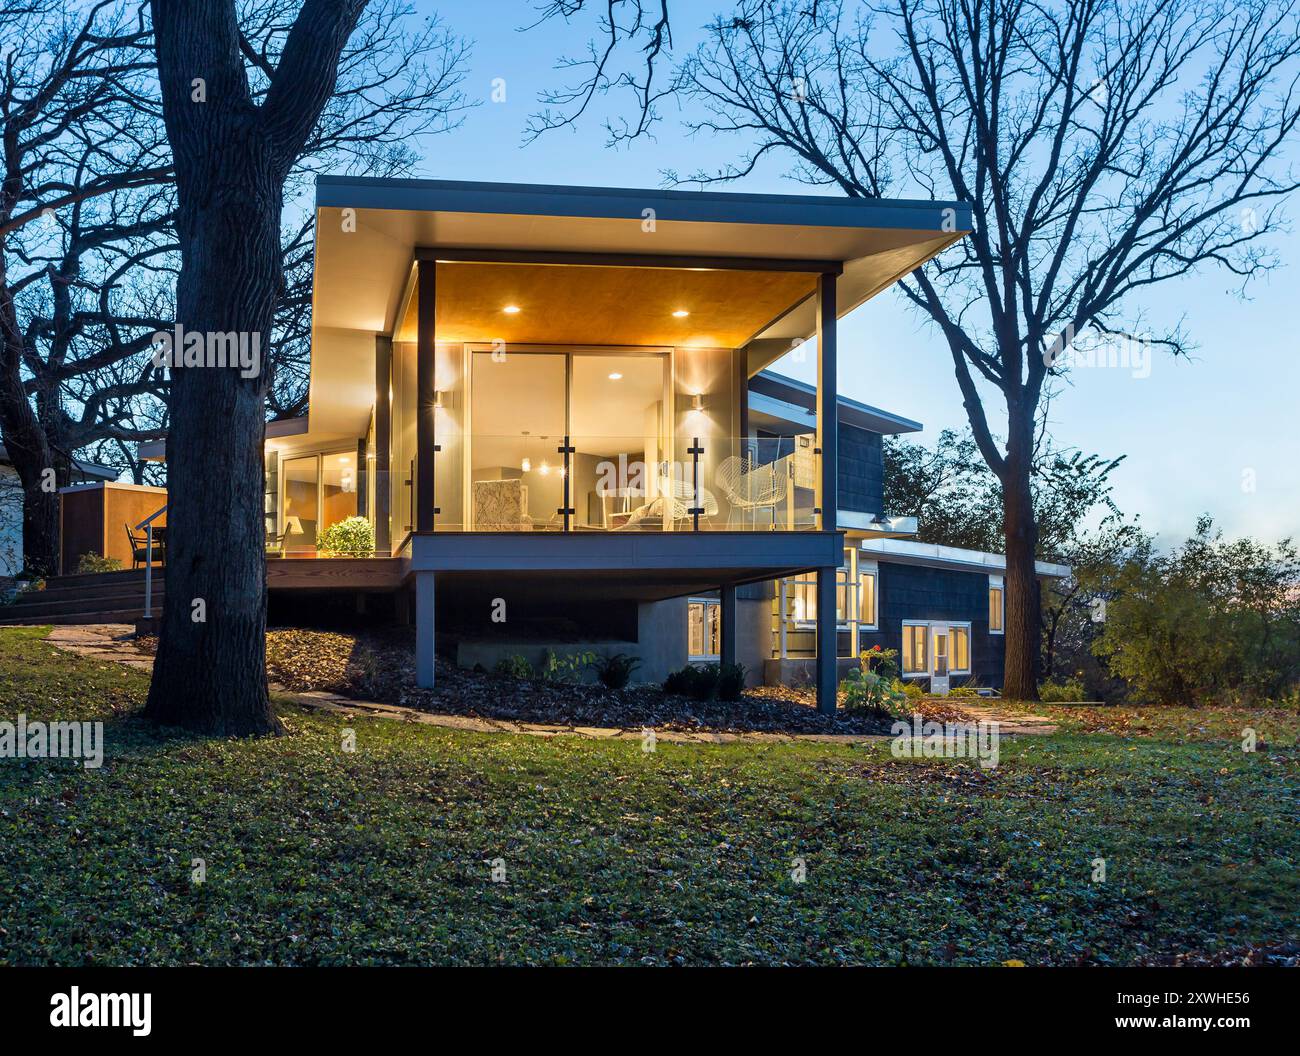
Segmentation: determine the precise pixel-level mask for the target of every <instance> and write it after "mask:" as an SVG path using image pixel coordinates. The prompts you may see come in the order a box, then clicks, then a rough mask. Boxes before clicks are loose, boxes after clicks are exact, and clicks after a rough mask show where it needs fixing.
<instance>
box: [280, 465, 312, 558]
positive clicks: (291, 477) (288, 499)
mask: <svg viewBox="0 0 1300 1056" xmlns="http://www.w3.org/2000/svg"><path fill="white" fill-rule="evenodd" d="M281 466H282V469H283V477H284V531H285V536H284V549H285V551H286V552H288V553H295V552H296V553H304V552H308V553H310V552H313V551H314V550H315V549H316V534H317V532H318V530H319V527H320V510H319V508H318V505H317V498H318V494H317V493H318V490H319V483H320V481H319V476H318V472H319V467H320V460H319V459H318V458H317V457H316V456H315V455H310V456H308V457H307V458H290V459H286V460H285V461H284V462H283V463H281Z"/></svg>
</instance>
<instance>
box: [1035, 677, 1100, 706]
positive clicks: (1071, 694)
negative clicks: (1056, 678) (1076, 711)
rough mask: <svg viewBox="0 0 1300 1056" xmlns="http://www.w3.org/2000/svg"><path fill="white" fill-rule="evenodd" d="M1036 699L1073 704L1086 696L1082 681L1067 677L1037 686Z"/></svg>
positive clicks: (1045, 701) (1051, 702)
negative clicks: (1061, 680)
mask: <svg viewBox="0 0 1300 1056" xmlns="http://www.w3.org/2000/svg"><path fill="white" fill-rule="evenodd" d="M1038 699H1039V700H1041V701H1042V702H1043V703H1044V704H1073V703H1075V702H1077V701H1081V700H1087V699H1088V697H1087V693H1086V691H1085V690H1084V688H1083V683H1082V682H1080V681H1079V680H1078V679H1077V678H1069V679H1066V680H1065V681H1063V682H1044V683H1043V684H1042V685H1041V686H1039V687H1038Z"/></svg>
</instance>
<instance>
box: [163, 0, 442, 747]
mask: <svg viewBox="0 0 1300 1056" xmlns="http://www.w3.org/2000/svg"><path fill="white" fill-rule="evenodd" d="M367 8H368V5H367V3H366V2H365V0H305V2H304V3H302V4H292V3H278V4H273V5H271V8H270V10H271V12H272V14H271V16H270V21H269V22H268V21H265V20H263V19H264V16H265V12H266V11H267V8H266V5H251V4H250V5H249V6H248V8H247V9H246V11H244V13H243V14H244V17H242V18H241V12H240V10H238V9H237V6H236V4H235V3H234V2H233V0H191V2H188V3H184V4H182V3H179V2H177V0H153V2H152V4H151V10H152V14H153V28H154V34H155V47H156V52H157V59H158V75H159V81H160V84H161V88H162V100H163V113H164V117H165V121H166V127H167V136H168V141H169V144H170V147H171V152H172V157H173V159H174V165H175V170H176V187H177V195H178V209H177V222H176V230H177V233H178V236H179V241H180V246H181V269H180V275H179V278H178V281H177V294H176V310H177V322H178V324H179V325H181V326H183V327H184V329H185V331H186V332H188V333H191V334H213V333H217V334H223V333H224V334H231V333H233V334H237V335H239V337H240V338H241V339H242V340H246V341H248V342H249V344H250V346H251V344H252V343H253V342H254V341H259V342H261V343H262V344H263V346H265V345H266V343H267V339H268V338H269V336H270V335H271V333H272V332H273V327H274V325H275V322H276V318H277V310H278V309H279V307H280V306H281V305H283V304H284V303H285V294H286V289H287V286H288V283H287V281H286V274H285V242H284V241H283V239H282V235H283V224H282V213H283V206H284V202H285V198H286V194H287V193H291V192H292V191H293V189H294V186H295V183H294V181H295V173H301V174H303V175H306V174H308V172H309V170H310V166H303V165H301V164H300V162H301V159H303V158H304V157H312V156H314V155H315V153H316V151H317V150H319V149H321V145H322V140H321V135H322V129H332V130H333V131H332V133H331V135H332V145H333V150H334V152H335V156H336V157H337V155H338V153H339V152H343V153H347V152H349V151H351V152H353V155H354V157H355V159H356V161H357V163H358V164H360V165H365V166H369V167H371V168H373V167H374V163H375V159H376V158H377V157H379V158H386V159H387V163H389V164H398V165H400V164H401V163H402V159H403V158H404V157H407V158H409V157H411V155H409V153H407V154H404V153H403V152H404V151H406V147H405V145H404V144H403V143H402V142H401V140H402V139H403V137H406V136H409V135H412V134H414V132H416V131H419V130H420V122H421V120H424V121H428V120H431V119H432V117H433V116H434V115H437V117H438V119H439V120H442V119H445V117H446V115H447V114H448V112H450V111H451V110H453V109H455V108H456V107H458V106H459V105H460V97H459V94H458V93H457V92H455V90H454V89H455V84H456V82H457V80H458V79H459V72H458V63H459V56H458V55H457V54H456V53H455V51H454V49H451V50H447V49H443V52H444V54H446V55H447V56H448V57H449V61H447V62H445V63H443V64H442V65H441V66H434V67H433V68H432V69H431V70H430V71H429V73H428V75H427V79H426V81H425V82H424V83H425V85H426V89H427V90H426V92H425V93H423V94H422V95H418V96H415V97H413V96H411V95H401V94H399V93H395V92H394V91H393V87H394V85H395V84H396V83H398V82H399V81H400V80H401V78H399V77H397V76H396V69H395V68H394V64H397V65H398V66H399V67H400V66H401V65H403V64H405V63H407V62H409V60H410V56H409V52H408V53H407V54H402V53H401V52H400V49H399V51H398V52H392V51H385V50H383V49H381V48H377V47H376V41H377V40H378V39H379V38H383V37H384V36H385V35H386V34H387V33H389V31H390V29H391V27H392V26H393V25H395V24H398V23H400V22H401V21H402V20H403V19H404V18H405V17H406V16H407V11H406V9H405V8H402V7H398V6H397V5H388V4H382V3H376V4H371V5H369V11H370V12H371V13H372V14H373V13H374V12H379V17H378V18H371V19H370V20H369V21H367V20H366V19H365V18H364V17H363V16H364V15H365V14H366V13H367ZM253 25H261V26H263V31H262V33H261V35H260V38H259V36H258V34H256V33H250V31H249V30H250V27H251V26H253ZM385 27H388V28H385ZM430 32H433V31H430ZM416 39H417V40H418V39H425V40H427V41H429V42H433V41H434V40H436V39H442V38H438V37H436V36H429V37H426V38H419V37H417V38H416ZM446 39H447V40H450V38H446ZM350 41H351V45H350V44H349V42H350ZM389 43H390V45H391V39H390V41H389ZM426 46H427V45H426ZM408 75H409V74H408ZM340 85H351V86H352V87H353V88H354V89H355V90H354V91H352V92H350V93H346V92H344V93H341V92H340V90H339V89H340ZM376 100H379V101H380V102H381V105H380V106H379V107H378V108H376V106H375V101H376ZM362 113H366V114H368V115H369V117H370V119H371V121H372V124H371V125H370V126H369V127H367V126H366V125H365V122H364V121H362V120H361V116H360V115H361V114H362ZM376 123H377V126H378V128H379V129H380V130H381V132H380V134H378V135H376V134H375V131H374V130H375V127H376ZM304 236H305V229H303V228H300V229H299V232H298V234H297V236H295V237H291V238H290V239H289V240H288V244H289V246H290V247H291V266H292V265H293V264H294V261H296V263H297V265H298V266H299V267H301V265H302V263H303V259H302V257H301V252H299V253H298V256H297V257H293V256H292V247H293V246H295V245H299V246H300V245H301V244H302V243H301V241H300V240H301V239H302V238H303V237H304ZM270 387H271V382H270V378H269V376H268V374H267V373H266V372H262V373H259V374H257V375H256V376H247V372H246V371H244V370H241V369H240V368H239V367H237V366H236V367H231V368H220V367H205V368H196V367H194V366H185V367H174V368H173V371H172V375H171V397H170V404H169V410H170V429H169V432H168V526H169V537H170V538H169V544H170V546H169V551H168V565H167V596H168V599H169V602H168V605H167V606H166V607H165V608H164V612H163V627H162V635H161V640H160V643H159V649H158V657H157V661H156V663H155V666H154V676H153V682H152V684H151V686H150V692H149V701H148V704H147V706H146V713H147V714H148V716H149V717H150V718H151V719H153V720H154V721H155V722H158V723H161V724H169V725H181V726H185V727H188V728H190V729H195V730H200V731H204V732H209V733H216V734H237V735H242V734H257V733H268V732H273V731H275V730H276V729H277V728H278V723H277V722H276V721H275V719H274V716H273V715H272V714H271V710H270V707H269V703H268V699H267V691H266V664H265V624H266V598H265V575H266V567H265V557H264V539H263V520H262V509H261V493H262V472H263V467H262V448H263V442H264V427H263V422H264V415H265V403H266V396H267V392H268V389H269V388H270Z"/></svg>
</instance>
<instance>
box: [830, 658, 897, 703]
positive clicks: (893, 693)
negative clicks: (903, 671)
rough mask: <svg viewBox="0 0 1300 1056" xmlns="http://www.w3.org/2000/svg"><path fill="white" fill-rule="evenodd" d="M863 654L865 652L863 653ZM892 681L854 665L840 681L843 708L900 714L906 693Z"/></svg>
mask: <svg viewBox="0 0 1300 1056" xmlns="http://www.w3.org/2000/svg"><path fill="white" fill-rule="evenodd" d="M864 655H865V654H864ZM896 681H897V680H894V682H891V681H890V680H889V679H887V678H885V676H884V675H879V674H876V672H874V671H872V670H870V669H868V670H865V671H864V670H863V669H862V668H859V667H855V668H854V669H853V670H852V671H850V672H849V673H848V676H847V677H846V678H845V679H844V681H843V682H841V683H840V693H841V694H843V697H844V710H845V711H847V712H852V713H855V714H856V713H860V712H874V713H876V714H879V715H901V714H903V712H904V710H905V708H904V705H905V704H906V701H907V695H906V694H905V693H903V692H902V691H901V690H898V689H895V688H894V683H895V682H896Z"/></svg>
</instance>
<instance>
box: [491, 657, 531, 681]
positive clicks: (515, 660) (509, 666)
mask: <svg viewBox="0 0 1300 1056" xmlns="http://www.w3.org/2000/svg"><path fill="white" fill-rule="evenodd" d="M492 671H493V673H494V674H497V675H505V677H506V678H532V677H533V676H534V674H535V672H534V671H533V665H532V664H530V663H529V662H528V661H527V660H525V659H524V658H523V657H522V656H520V655H519V654H518V653H511V654H510V655H509V656H503V657H502V658H501V659H500V660H498V661H497V662H496V663H495V664H494V665H493V666H492Z"/></svg>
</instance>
